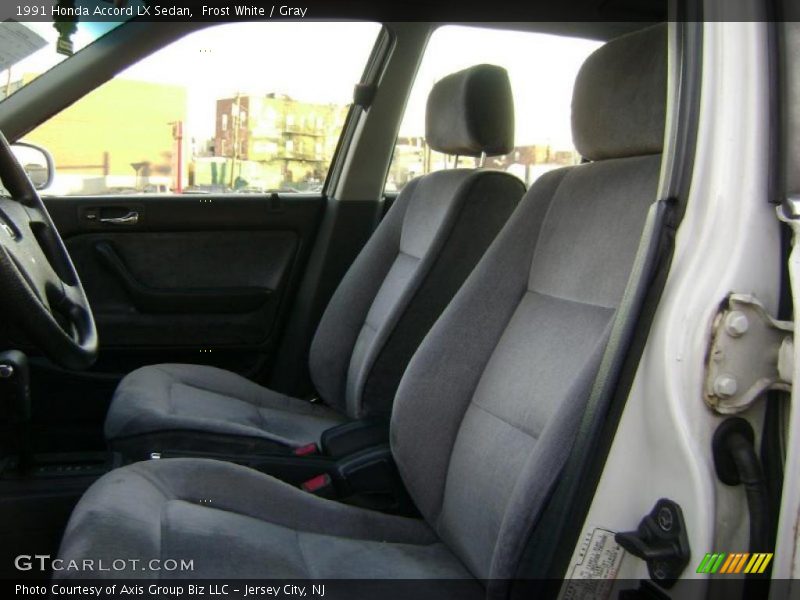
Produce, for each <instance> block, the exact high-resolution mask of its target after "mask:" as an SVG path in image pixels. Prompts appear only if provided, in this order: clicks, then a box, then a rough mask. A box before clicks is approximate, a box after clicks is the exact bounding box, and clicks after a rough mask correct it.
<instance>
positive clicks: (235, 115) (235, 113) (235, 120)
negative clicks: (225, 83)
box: [230, 92, 241, 189]
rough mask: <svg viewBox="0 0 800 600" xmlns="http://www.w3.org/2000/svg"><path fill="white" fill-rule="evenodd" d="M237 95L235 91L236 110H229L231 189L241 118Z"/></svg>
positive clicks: (231, 186) (238, 94) (238, 95)
mask: <svg viewBox="0 0 800 600" xmlns="http://www.w3.org/2000/svg"><path fill="white" fill-rule="evenodd" d="M239 97H240V93H239V92H236V99H235V104H234V106H235V107H236V110H231V113H232V114H231V117H232V118H231V125H232V127H233V150H231V176H230V188H231V189H233V182H234V173H235V172H236V154H237V153H238V151H239V127H240V124H241V119H240V117H239V115H240V114H241V109H240V104H239Z"/></svg>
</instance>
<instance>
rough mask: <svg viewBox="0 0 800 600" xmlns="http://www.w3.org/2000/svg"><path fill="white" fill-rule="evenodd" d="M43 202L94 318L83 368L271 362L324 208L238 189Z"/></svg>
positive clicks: (261, 366) (244, 367) (245, 369)
mask: <svg viewBox="0 0 800 600" xmlns="http://www.w3.org/2000/svg"><path fill="white" fill-rule="evenodd" d="M46 203H47V206H48V209H49V210H50V212H51V214H52V216H53V220H54V221H55V223H56V225H57V226H58V228H59V230H60V231H61V233H62V235H63V237H64V239H65V242H66V244H67V248H68V249H69V251H70V254H71V255H72V258H73V260H74V262H75V266H76V268H77V270H78V273H79V275H80V276H81V279H82V281H83V284H84V287H85V289H86V292H87V294H88V296H89V300H90V302H91V304H92V308H93V311H94V313H95V318H96V320H97V326H98V331H99V334H100V345H101V350H100V360H99V361H98V364H97V365H96V366H95V368H94V369H92V370H91V371H89V372H88V373H86V375H85V377H86V378H91V377H92V376H93V375H96V374H99V373H114V374H120V375H121V374H124V373H126V372H128V371H130V370H133V369H134V368H137V367H139V366H142V365H144V364H152V363H157V362H166V361H183V362H185V361H190V362H197V363H203V364H213V365H218V366H221V367H224V368H228V369H233V370H235V371H238V372H240V373H243V374H245V375H248V376H257V375H259V374H261V373H263V372H265V371H266V370H267V369H268V367H269V364H270V362H271V361H270V357H271V352H272V350H273V349H274V347H275V344H276V343H277V338H278V336H279V335H280V332H281V330H282V324H283V321H284V320H285V316H286V315H285V313H286V309H287V308H288V307H289V305H290V303H291V298H292V295H293V293H294V288H295V283H296V282H297V280H298V279H299V276H300V275H301V272H302V268H303V266H304V264H305V260H306V255H307V252H308V249H309V248H310V247H311V244H312V242H313V237H314V235H315V233H316V228H317V224H318V222H319V218H320V216H321V212H322V210H323V206H324V201H323V200H322V198H320V197H318V196H317V197H314V196H299V195H291V196H290V197H283V198H281V197H279V196H277V195H258V196H255V195H253V196H251V195H242V194H230V195H222V196H210V195H198V196H188V195H185V196H158V195H154V196H120V197H113V196H112V197H109V196H105V197H63V198H48V199H47V200H46ZM131 214H135V215H136V219H135V220H131V219H128V220H127V221H122V222H120V221H115V220H113V219H117V218H118V217H119V216H120V215H121V216H122V217H123V218H124V217H126V216H128V215H131ZM104 215H106V216H104ZM107 215H115V216H110V217H109V216H107ZM108 219H111V220H110V221H109V220H108Z"/></svg>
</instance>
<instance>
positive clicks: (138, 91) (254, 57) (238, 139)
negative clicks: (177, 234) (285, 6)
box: [25, 22, 380, 196]
mask: <svg viewBox="0 0 800 600" xmlns="http://www.w3.org/2000/svg"><path fill="white" fill-rule="evenodd" d="M379 30H380V26H379V25H377V24H374V23H290V22H273V23H231V24H224V25H218V26H215V27H212V28H209V29H204V30H202V31H199V32H196V33H193V34H191V35H189V36H187V37H185V38H182V39H181V40H178V41H176V42H174V43H173V44H171V45H170V46H168V47H166V48H164V49H162V50H160V51H158V52H156V53H154V54H152V55H151V56H149V57H147V58H145V59H144V60H142V61H140V62H139V63H137V64H135V65H133V66H131V67H130V68H128V69H127V70H125V71H124V72H122V73H120V74H118V75H117V76H116V77H115V78H114V79H112V80H111V81H109V82H107V83H105V84H104V85H102V86H100V87H99V88H97V89H96V90H94V91H93V92H91V93H90V94H88V95H86V96H85V97H83V98H82V99H81V100H79V101H78V102H76V103H75V104H73V105H72V106H70V107H69V108H67V109H65V110H63V111H62V112H60V113H59V114H57V115H56V116H54V117H52V118H51V119H49V120H48V121H46V122H45V123H43V124H42V125H40V126H39V127H37V128H36V129H34V130H33V131H32V132H30V133H29V134H28V135H27V136H25V140H26V141H29V142H32V143H35V144H39V145H41V146H44V147H45V148H47V149H48V150H50V152H51V153H52V154H53V158H54V161H55V166H56V178H55V181H54V183H53V185H52V186H51V187H50V188H49V189H48V190H47V192H46V193H47V194H49V195H55V196H69V195H109V194H136V193H173V194H174V193H185V194H186V193H199V194H203V193H229V192H240V193H265V192H272V191H280V192H317V191H319V190H321V188H322V185H323V183H324V181H325V177H326V175H327V173H328V168H329V166H330V163H331V159H332V156H333V152H334V150H335V148H336V144H337V141H338V139H339V135H340V133H341V130H342V127H343V125H344V120H345V117H346V115H347V111H348V107H349V104H350V102H351V101H352V93H353V86H354V84H355V83H357V82H358V81H359V79H360V77H361V74H362V72H363V70H364V65H365V63H366V61H367V58H368V57H369V54H370V51H371V50H372V47H373V44H374V42H375V39H376V36H377V34H378V31H379ZM112 35H113V34H112Z"/></svg>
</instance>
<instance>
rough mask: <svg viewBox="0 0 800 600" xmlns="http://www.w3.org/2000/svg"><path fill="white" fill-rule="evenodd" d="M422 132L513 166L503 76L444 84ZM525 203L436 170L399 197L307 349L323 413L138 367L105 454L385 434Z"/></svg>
mask: <svg viewBox="0 0 800 600" xmlns="http://www.w3.org/2000/svg"><path fill="white" fill-rule="evenodd" d="M425 119H426V130H427V132H426V136H427V140H428V144H429V145H430V147H431V148H433V149H434V150H437V151H439V152H442V153H445V154H456V155H461V156H480V155H481V154H482V153H483V154H486V155H490V156H491V155H496V154H504V153H506V152H510V151H511V150H512V149H513V147H514V108H513V99H512V92H511V84H510V82H509V79H508V74H507V73H506V71H505V69H503V68H501V67H497V66H494V65H485V64H484V65H476V66H474V67H471V68H468V69H465V70H463V71H459V72H457V73H453V74H452V75H449V76H447V77H444V78H443V79H441V80H440V81H439V82H437V83H436V85H435V86H434V87H433V89H432V91H431V93H430V96H429V98H428V104H427V112H426V117H425ZM524 193H525V186H524V185H523V183H522V181H520V180H519V179H518V178H516V177H514V176H513V175H510V174H508V173H504V172H500V171H493V170H488V169H482V168H479V169H471V168H469V169H468V168H462V169H445V170H443V171H438V172H434V173H431V174H429V175H425V176H422V177H418V178H416V179H414V180H412V181H410V182H409V183H408V184H407V185H406V186H405V188H404V189H403V191H402V192H401V193H400V195H399V196H398V198H397V200H396V201H395V203H394V204H393V205H392V207H391V208H390V209H389V211H388V213H387V214H386V216H385V218H384V219H383V220H382V221H381V223H380V225H379V226H378V227H377V229H376V230H375V232H374V234H373V235H372V237H371V238H370V240H369V241H368V242H367V244H366V246H365V247H364V249H363V250H362V251H361V252H360V253H359V255H358V257H357V258H356V260H355V261H354V263H353V265H352V266H351V267H350V270H349V271H348V272H347V274H346V275H345V277H344V279H343V280H342V282H341V283H340V285H339V287H338V289H337V290H336V292H335V294H334V295H333V297H332V298H331V301H330V303H329V304H328V307H327V309H326V310H325V313H324V314H323V316H322V319H321V321H320V323H319V327H318V328H317V331H316V334H315V335H314V339H313V342H312V344H311V348H310V353H309V373H310V375H311V378H312V380H313V382H314V385H315V387H316V390H317V391H318V393H319V396H320V399H321V401H322V402H321V403H315V404H312V403H310V402H307V401H305V400H303V399H300V398H294V397H291V396H288V395H285V394H281V393H279V392H276V391H273V390H270V389H267V388H265V387H262V386H260V385H257V384H255V383H253V382H252V381H249V380H247V379H245V378H244V377H241V376H239V375H237V374H235V373H231V372H229V371H224V370H221V369H217V368H213V367H206V366H198V365H177V364H167V365H154V366H149V367H143V368H141V369H138V370H136V371H134V372H133V373H130V374H129V375H128V376H126V377H125V378H124V379H123V380H122V381H121V382H120V384H119V386H118V387H117V390H116V391H115V393H114V398H113V400H112V403H111V406H110V408H109V411H108V415H107V417H106V423H105V435H106V439H107V440H108V441H109V445H110V447H111V448H112V449H113V450H115V451H119V452H121V453H122V454H123V455H125V456H126V457H127V458H129V459H136V458H147V457H148V456H149V455H150V454H151V453H153V452H162V451H169V450H172V451H175V450H178V451H180V450H188V451H198V450H199V451H203V452H221V453H224V454H240V453H253V454H256V453H267V454H268V453H279V454H283V453H286V452H289V451H290V450H291V449H298V448H303V447H308V446H309V445H311V444H319V443H320V438H321V434H322V433H323V432H325V431H326V430H329V429H331V428H333V427H336V426H338V425H342V424H344V423H347V422H348V421H352V420H358V419H372V420H373V421H374V422H378V423H381V424H383V425H385V424H386V422H388V419H389V414H390V413H391V407H392V401H393V400H394V396H395V393H396V391H397V386H398V385H399V383H400V378H401V377H402V375H403V372H404V371H405V368H406V366H407V365H408V361H409V360H411V356H412V355H413V354H414V351H415V350H416V349H417V347H418V346H419V344H420V342H422V339H423V337H424V336H425V334H426V333H427V332H428V330H429V329H430V327H431V326H432V325H433V323H434V322H435V321H436V319H437V318H438V316H439V315H440V314H441V312H442V311H443V310H444V308H445V307H446V306H447V304H448V303H449V302H450V300H451V299H452V297H453V295H454V294H455V293H456V292H457V291H458V289H459V287H460V286H461V284H462V283H463V282H464V280H465V279H466V278H467V276H468V275H469V273H470V272H471V271H472V269H473V268H474V267H475V265H476V264H477V262H478V260H479V259H480V258H481V256H482V255H483V254H484V252H485V251H486V249H487V248H488V247H489V244H490V243H491V242H492V240H493V239H494V238H495V237H496V236H497V234H498V232H499V231H500V229H501V228H502V227H503V225H504V224H505V223H506V221H507V220H508V218H509V216H510V215H511V213H512V212H513V210H514V209H515V208H516V206H517V204H518V203H519V201H520V199H521V198H522V196H523V194H524ZM387 430H388V427H386V426H384V427H381V431H382V432H383V435H384V436H385V435H386V432H387Z"/></svg>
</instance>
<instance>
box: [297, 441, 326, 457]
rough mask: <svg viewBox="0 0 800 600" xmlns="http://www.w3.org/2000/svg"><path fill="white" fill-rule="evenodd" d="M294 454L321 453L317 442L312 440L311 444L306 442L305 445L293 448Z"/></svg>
mask: <svg viewBox="0 0 800 600" xmlns="http://www.w3.org/2000/svg"><path fill="white" fill-rule="evenodd" d="M292 454H294V455H295V456H311V455H312V454H319V447H318V446H317V444H316V443H314V442H311V443H310V444H305V445H304V446H298V447H297V448H294V449H293V450H292Z"/></svg>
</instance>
